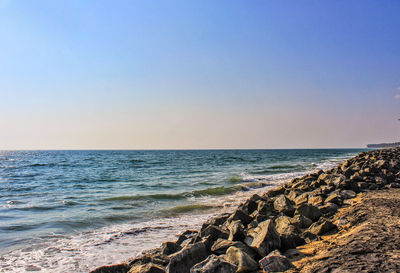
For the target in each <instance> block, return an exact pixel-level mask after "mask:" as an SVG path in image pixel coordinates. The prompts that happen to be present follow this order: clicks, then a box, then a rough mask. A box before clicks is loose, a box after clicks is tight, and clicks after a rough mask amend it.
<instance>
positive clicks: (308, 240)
mask: <svg viewBox="0 0 400 273" xmlns="http://www.w3.org/2000/svg"><path fill="white" fill-rule="evenodd" d="M300 236H301V238H303V240H304V241H305V242H306V243H307V244H309V243H311V242H312V241H314V240H317V239H318V236H317V235H315V234H314V233H311V232H309V231H305V232H303V233H302V234H301V235H300Z"/></svg>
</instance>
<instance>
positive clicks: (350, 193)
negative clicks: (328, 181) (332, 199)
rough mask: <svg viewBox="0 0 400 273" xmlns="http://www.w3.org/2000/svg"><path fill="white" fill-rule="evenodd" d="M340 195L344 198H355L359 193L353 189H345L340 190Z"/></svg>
mask: <svg viewBox="0 0 400 273" xmlns="http://www.w3.org/2000/svg"><path fill="white" fill-rule="evenodd" d="M340 196H341V197H342V198H343V199H351V198H355V197H356V196H357V193H355V192H354V191H352V190H344V191H341V192H340Z"/></svg>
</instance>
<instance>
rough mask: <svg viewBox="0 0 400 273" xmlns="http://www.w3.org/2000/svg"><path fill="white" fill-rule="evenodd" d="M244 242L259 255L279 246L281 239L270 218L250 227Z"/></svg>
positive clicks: (263, 254)
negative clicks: (254, 226)
mask: <svg viewBox="0 0 400 273" xmlns="http://www.w3.org/2000/svg"><path fill="white" fill-rule="evenodd" d="M244 242H245V243H246V244H247V245H248V246H250V247H252V248H253V249H254V250H256V251H257V252H258V253H259V254H260V255H261V256H265V255H267V254H268V253H269V252H271V251H272V250H274V249H277V248H280V247H281V239H280V237H279V234H278V233H277V232H276V230H275V226H274V222H273V221H272V220H267V221H264V222H261V223H260V224H259V225H258V226H257V227H256V228H253V229H250V230H249V231H248V233H247V237H246V238H245V240H244Z"/></svg>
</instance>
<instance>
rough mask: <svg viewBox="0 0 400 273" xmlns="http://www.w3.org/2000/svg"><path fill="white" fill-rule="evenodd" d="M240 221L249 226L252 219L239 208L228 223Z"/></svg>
mask: <svg viewBox="0 0 400 273" xmlns="http://www.w3.org/2000/svg"><path fill="white" fill-rule="evenodd" d="M235 220H239V221H240V222H241V223H242V224H243V225H244V226H247V225H248V224H249V223H250V222H251V220H252V219H251V217H250V216H249V215H248V214H247V213H246V212H244V211H243V210H242V209H240V208H238V209H237V210H235V212H234V213H232V215H231V216H230V217H229V218H228V222H233V221H235Z"/></svg>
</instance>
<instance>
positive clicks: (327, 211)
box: [319, 203, 339, 217]
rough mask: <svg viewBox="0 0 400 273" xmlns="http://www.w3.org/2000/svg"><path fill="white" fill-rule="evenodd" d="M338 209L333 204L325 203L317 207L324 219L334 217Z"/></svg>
mask: <svg viewBox="0 0 400 273" xmlns="http://www.w3.org/2000/svg"><path fill="white" fill-rule="evenodd" d="M338 209H339V207H338V205H336V204H334V203H326V204H325V205H323V206H320V207H319V210H320V211H321V213H322V214H324V215H325V216H326V217H329V216H332V215H334V214H335V213H336V212H337V210H338Z"/></svg>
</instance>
